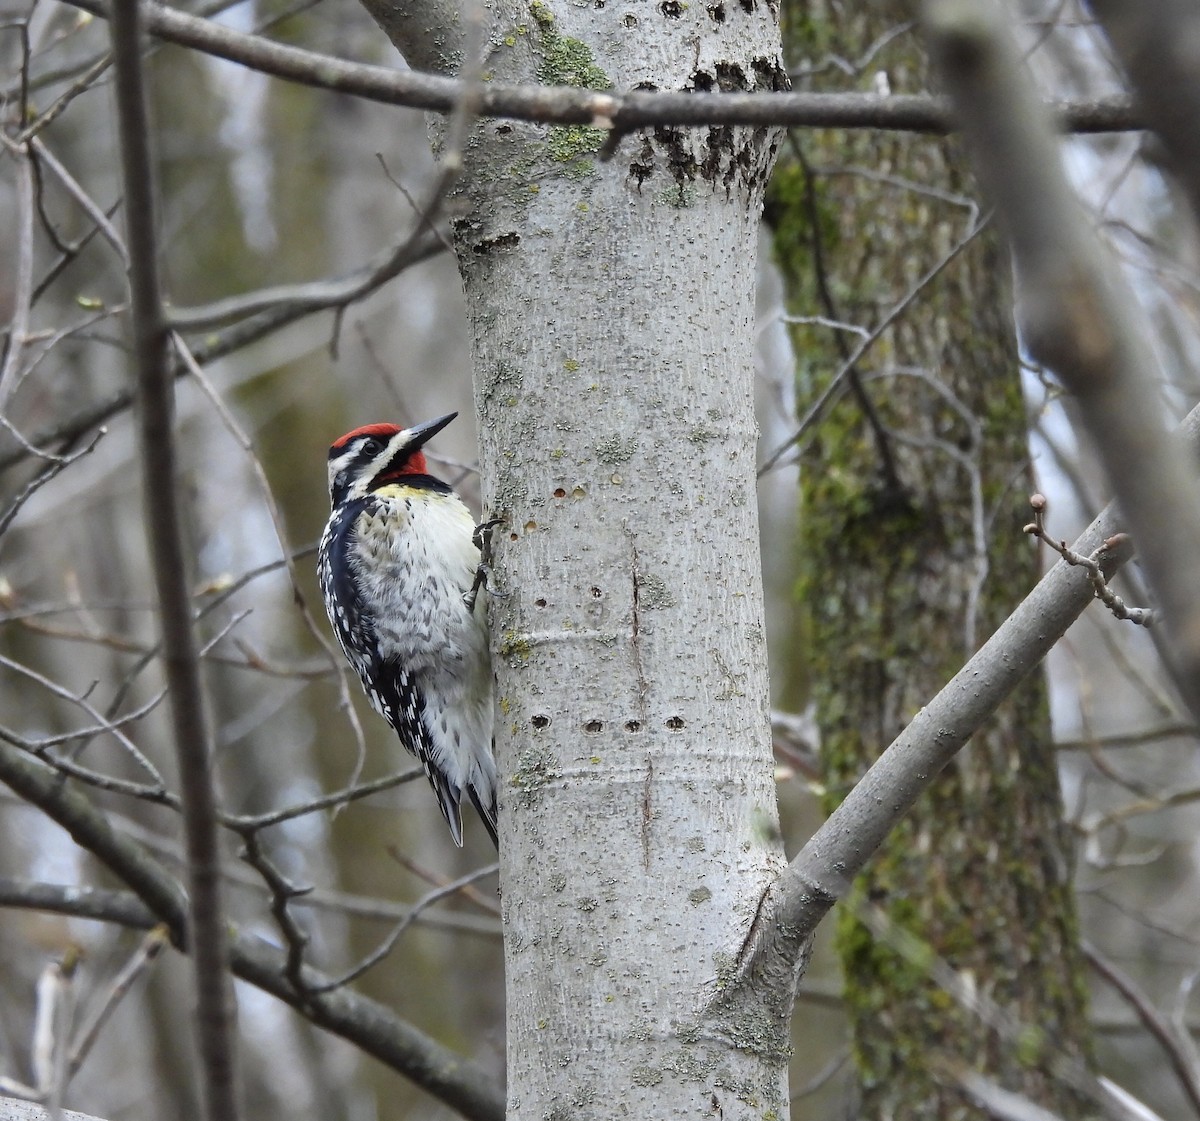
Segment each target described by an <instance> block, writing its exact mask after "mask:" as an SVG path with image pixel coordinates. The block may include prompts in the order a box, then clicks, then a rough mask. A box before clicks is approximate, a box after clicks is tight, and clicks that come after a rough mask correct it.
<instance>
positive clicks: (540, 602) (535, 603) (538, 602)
mask: <svg viewBox="0 0 1200 1121" xmlns="http://www.w3.org/2000/svg"><path fill="white" fill-rule="evenodd" d="M533 606H534V607H545V606H546V601H545V600H544V599H542V598H541V597H539V598H537V599H535V600H534V601H533Z"/></svg>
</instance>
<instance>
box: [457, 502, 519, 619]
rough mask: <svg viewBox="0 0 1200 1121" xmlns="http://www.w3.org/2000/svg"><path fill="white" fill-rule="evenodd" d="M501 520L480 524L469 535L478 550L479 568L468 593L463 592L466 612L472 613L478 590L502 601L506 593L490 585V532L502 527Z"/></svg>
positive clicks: (502, 521)
mask: <svg viewBox="0 0 1200 1121" xmlns="http://www.w3.org/2000/svg"><path fill="white" fill-rule="evenodd" d="M503 524H504V519H503V518H492V519H491V520H490V521H486V522H481V523H480V524H479V525H477V526H476V527H475V532H474V533H473V534H472V535H471V540H472V541H473V542H474V543H475V547H476V548H477V549H478V550H479V567H478V568H476V569H475V580H474V582H473V583H472V584H471V587H470V589H469V590H468V591H465V592H463V603H465V604H466V605H467V610H468V611H470V612H474V610H475V601H476V599H478V598H479V589H480V588H486V589H487V593H488V595H490V596H496V597H497V598H499V599H503V598H504V597H505V596H506V595H507V594H508V593H507V592H498V591H496V589H495V588H493V587H492V584H491V575H492V531H493V530H494V529H495V528H496V526H498V525H503Z"/></svg>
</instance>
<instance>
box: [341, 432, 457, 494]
mask: <svg viewBox="0 0 1200 1121" xmlns="http://www.w3.org/2000/svg"><path fill="white" fill-rule="evenodd" d="M456 416H458V413H447V414H446V415H445V416H440V417H438V418H437V419H436V420H430V421H426V422H425V423H424V424H417V425H414V426H413V427H412V428H401V427H400V426H399V425H398V424H367V425H364V426H363V427H362V428H356V429H354V431H353V432H347V433H346V435H345V436H342V437H341V438H340V439H337V440H335V441H334V442H333V444H332V445H331V446H330V448H329V498H330V501H331V503H332V504H333V505H334V506H338V505H340V504H341V503H343V502H350V501H353V500H354V499H356V498H364V497H366V496H367V495H368V494H370V493H371V491H373V490H378V489H379V488H380V487H383V486H387V485H388V484H390V483H408V484H409V485H411V486H423V487H434V488H436V489H439V490H442V489H445V490H449V487H447V486H446V484H445V483H443V482H441V481H440V480H439V479H435V478H433V476H431V475H430V474H429V473H428V466H427V465H426V463H425V453H424V452H423V451H422V450H421V448H422V447H424V445H425V443H426V442H427V441H428V440H430V439H431V438H432V437H434V436H436V435H437V434H438V433H439V432H440V431H441V430H442V429H443V428H445V427H446V425H447V424H449V423H450V422H451V421H452V420H453V419H454V418H455V417H456Z"/></svg>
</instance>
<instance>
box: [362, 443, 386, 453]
mask: <svg viewBox="0 0 1200 1121" xmlns="http://www.w3.org/2000/svg"><path fill="white" fill-rule="evenodd" d="M362 450H363V451H364V452H366V453H367V455H378V454H379V453H380V452H381V451H383V444H381V443H380V442H379V441H378V440H368V441H367V442H366V443H365V444H363V446H362Z"/></svg>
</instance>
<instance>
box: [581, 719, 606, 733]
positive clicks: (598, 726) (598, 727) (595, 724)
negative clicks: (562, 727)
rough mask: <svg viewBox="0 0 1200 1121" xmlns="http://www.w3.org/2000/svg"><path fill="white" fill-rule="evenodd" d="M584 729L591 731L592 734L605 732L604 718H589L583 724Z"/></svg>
mask: <svg viewBox="0 0 1200 1121" xmlns="http://www.w3.org/2000/svg"><path fill="white" fill-rule="evenodd" d="M583 730H584V731H585V732H590V733H591V734H592V735H595V734H596V733H597V732H603V731H604V721H603V720H589V721H588V722H587V723H586V724H585V725H584V726H583Z"/></svg>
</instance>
